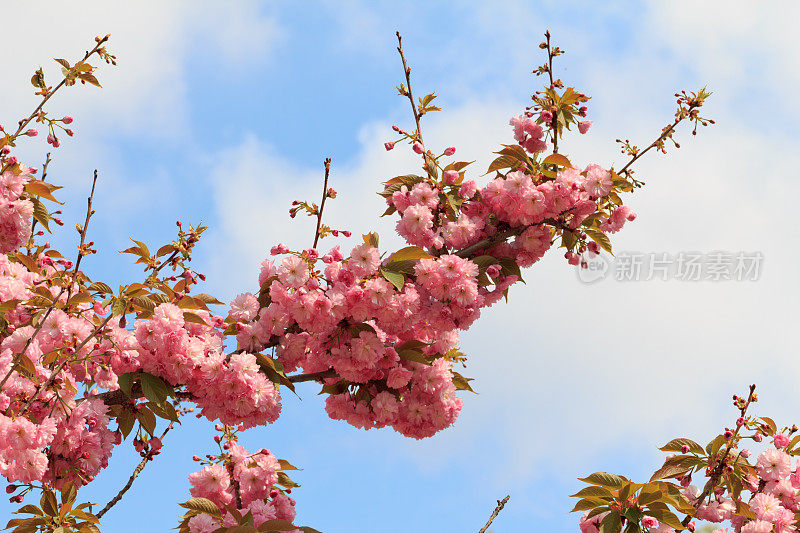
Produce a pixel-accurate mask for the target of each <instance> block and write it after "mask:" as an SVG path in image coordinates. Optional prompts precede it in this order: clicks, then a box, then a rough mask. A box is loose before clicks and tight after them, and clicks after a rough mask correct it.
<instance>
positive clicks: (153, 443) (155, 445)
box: [150, 437, 164, 452]
mask: <svg viewBox="0 0 800 533" xmlns="http://www.w3.org/2000/svg"><path fill="white" fill-rule="evenodd" d="M163 446H164V443H163V442H161V439H159V438H158V437H153V438H152V439H150V449H151V450H153V451H154V452H157V451H158V450H160V449H161V448H162V447H163Z"/></svg>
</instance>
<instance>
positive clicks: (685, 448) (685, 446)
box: [681, 444, 689, 453]
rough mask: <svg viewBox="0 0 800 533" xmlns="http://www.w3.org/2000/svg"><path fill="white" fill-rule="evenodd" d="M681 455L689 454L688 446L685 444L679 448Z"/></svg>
mask: <svg viewBox="0 0 800 533" xmlns="http://www.w3.org/2000/svg"><path fill="white" fill-rule="evenodd" d="M681 453H689V446H688V445H687V444H684V445H683V446H681Z"/></svg>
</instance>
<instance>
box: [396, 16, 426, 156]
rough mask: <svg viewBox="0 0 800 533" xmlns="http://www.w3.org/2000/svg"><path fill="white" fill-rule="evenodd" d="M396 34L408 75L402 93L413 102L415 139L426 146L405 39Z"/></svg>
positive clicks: (404, 71)
mask: <svg viewBox="0 0 800 533" xmlns="http://www.w3.org/2000/svg"><path fill="white" fill-rule="evenodd" d="M395 34H396V35H397V51H398V52H399V53H400V59H401V60H402V61H403V73H404V74H405V75H406V90H405V91H402V92H403V94H404V95H405V96H407V97H408V101H409V102H411V111H412V112H413V113H414V122H416V124H417V131H416V133H415V137H416V139H417V140H418V141H419V143H420V144H422V145H423V146H424V145H425V143H424V142H422V128H421V127H420V122H419V121H420V118H422V115H421V114H420V112H419V110H418V109H417V104H416V103H415V102H414V94H413V93H412V91H411V67H409V66H408V64H407V63H406V56H405V54H404V53H403V37H402V36H401V35H400V32H399V31H398V32H395ZM423 157H424V154H423Z"/></svg>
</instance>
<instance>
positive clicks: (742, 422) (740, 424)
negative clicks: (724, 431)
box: [736, 416, 744, 426]
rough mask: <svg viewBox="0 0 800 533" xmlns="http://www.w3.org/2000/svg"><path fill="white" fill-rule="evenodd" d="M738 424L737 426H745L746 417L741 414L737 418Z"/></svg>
mask: <svg viewBox="0 0 800 533" xmlns="http://www.w3.org/2000/svg"><path fill="white" fill-rule="evenodd" d="M736 425H737V426H743V425H744V418H742V417H741V416H740V417H739V418H737V419H736Z"/></svg>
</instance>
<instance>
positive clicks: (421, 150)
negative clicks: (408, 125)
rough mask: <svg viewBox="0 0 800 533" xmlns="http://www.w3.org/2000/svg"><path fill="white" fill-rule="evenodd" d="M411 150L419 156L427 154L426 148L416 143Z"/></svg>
mask: <svg viewBox="0 0 800 533" xmlns="http://www.w3.org/2000/svg"><path fill="white" fill-rule="evenodd" d="M411 149H412V150H414V151H415V152H416V153H418V154H421V153H423V152H425V148H423V147H422V145H421V144H420V143H414V145H413V146H412V147H411Z"/></svg>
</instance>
